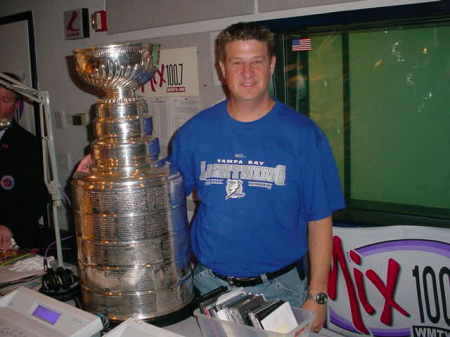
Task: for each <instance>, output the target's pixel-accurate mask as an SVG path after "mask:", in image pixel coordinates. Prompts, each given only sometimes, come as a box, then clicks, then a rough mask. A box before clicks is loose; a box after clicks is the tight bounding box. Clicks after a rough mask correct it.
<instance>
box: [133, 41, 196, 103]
mask: <svg viewBox="0 0 450 337" xmlns="http://www.w3.org/2000/svg"><path fill="white" fill-rule="evenodd" d="M141 93H142V95H143V96H144V97H155V96H159V97H161V96H199V84H198V63H197V47H187V48H175V49H161V51H160V62H159V66H158V70H157V71H156V73H155V75H154V76H153V78H152V79H151V80H150V81H149V82H147V83H146V84H145V85H143V86H142V87H141Z"/></svg>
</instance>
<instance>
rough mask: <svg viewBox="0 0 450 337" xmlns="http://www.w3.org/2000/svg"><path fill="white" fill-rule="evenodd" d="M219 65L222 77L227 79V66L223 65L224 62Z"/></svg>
mask: <svg viewBox="0 0 450 337" xmlns="http://www.w3.org/2000/svg"><path fill="white" fill-rule="evenodd" d="M218 65H219V66H218V69H220V77H221V78H222V79H223V78H225V64H224V63H223V61H219V62H218Z"/></svg>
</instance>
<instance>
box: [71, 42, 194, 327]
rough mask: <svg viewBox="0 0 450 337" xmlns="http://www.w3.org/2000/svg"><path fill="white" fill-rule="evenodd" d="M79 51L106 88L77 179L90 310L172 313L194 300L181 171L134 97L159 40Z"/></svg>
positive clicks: (87, 71) (82, 68)
mask: <svg viewBox="0 0 450 337" xmlns="http://www.w3.org/2000/svg"><path fill="white" fill-rule="evenodd" d="M74 55H75V64H76V71H77V72H78V73H79V74H80V76H81V77H82V78H83V79H84V80H85V81H86V82H88V83H89V84H90V85H92V86H94V87H96V88H99V89H101V90H103V91H104V93H105V97H104V98H103V99H100V100H98V101H97V103H96V105H95V112H96V118H95V120H94V123H93V124H94V126H95V130H94V135H95V140H94V141H93V142H92V144H91V157H92V160H93V165H92V167H91V169H90V172H89V173H88V174H80V173H77V175H76V176H75V177H74V180H73V182H72V188H73V194H74V216H75V224H76V231H77V245H78V264H79V270H80V284H81V293H82V302H83V306H84V309H86V310H88V311H91V312H94V313H99V314H103V315H105V316H107V317H108V318H109V319H111V320H115V321H123V320H126V319H127V318H130V317H135V318H138V319H149V320H153V321H155V320H159V319H161V320H164V319H166V318H168V319H169V320H170V317H176V316H177V315H178V316H179V315H180V313H183V312H185V311H186V309H187V308H188V307H189V306H190V303H191V302H192V300H193V297H194V294H193V286H192V270H191V268H190V260H189V259H190V244H189V233H188V227H187V217H186V203H185V197H184V191H183V184H182V178H181V176H180V175H179V174H178V173H173V172H171V169H170V167H169V165H168V164H164V165H162V164H158V162H157V156H158V154H157V151H156V148H157V147H155V144H156V141H157V139H156V138H155V137H153V135H152V133H153V131H152V118H151V116H150V114H149V113H148V111H147V104H146V103H145V101H144V100H143V99H142V98H138V97H136V95H135V90H136V88H138V87H139V86H140V85H142V84H144V83H145V82H147V81H148V80H150V79H151V78H152V76H153V74H154V72H155V70H156V66H157V65H158V62H159V46H158V45H151V44H120V45H119V44H118V45H108V46H101V47H95V48H87V49H76V50H75V51H74ZM181 315H183V314H181ZM182 318H184V317H182ZM180 319H181V317H180ZM175 320H177V319H176V318H175Z"/></svg>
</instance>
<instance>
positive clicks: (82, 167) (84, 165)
mask: <svg viewBox="0 0 450 337" xmlns="http://www.w3.org/2000/svg"><path fill="white" fill-rule="evenodd" d="M91 165H92V158H91V155H90V154H88V155H87V156H85V157H84V158H83V159H81V161H80V163H79V164H78V167H77V169H76V170H75V172H83V173H89V169H90V167H91Z"/></svg>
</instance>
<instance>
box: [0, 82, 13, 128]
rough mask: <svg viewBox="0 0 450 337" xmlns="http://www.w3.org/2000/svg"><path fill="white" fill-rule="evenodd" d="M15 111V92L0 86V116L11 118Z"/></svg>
mask: <svg viewBox="0 0 450 337" xmlns="http://www.w3.org/2000/svg"><path fill="white" fill-rule="evenodd" d="M15 111H16V94H15V93H14V92H12V91H11V90H8V89H5V88H2V87H0V118H1V119H5V118H6V119H9V120H11V119H12V118H13V117H14V112H15Z"/></svg>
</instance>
